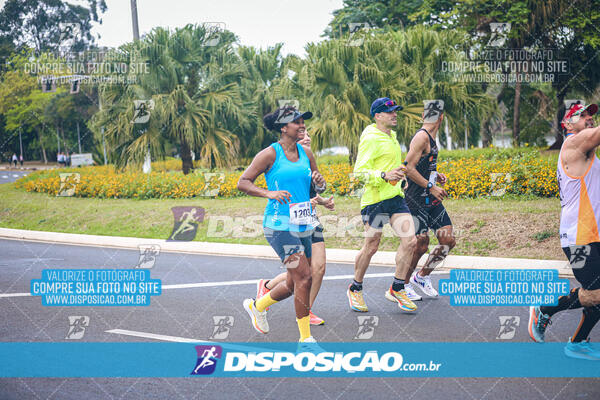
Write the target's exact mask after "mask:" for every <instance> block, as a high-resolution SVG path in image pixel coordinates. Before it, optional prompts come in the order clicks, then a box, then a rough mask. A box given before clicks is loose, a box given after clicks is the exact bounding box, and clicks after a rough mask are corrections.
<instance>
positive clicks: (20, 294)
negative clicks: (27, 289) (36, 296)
mask: <svg viewBox="0 0 600 400" xmlns="http://www.w3.org/2000/svg"><path fill="white" fill-rule="evenodd" d="M25 296H31V293H0V299H3V298H5V297H25Z"/></svg>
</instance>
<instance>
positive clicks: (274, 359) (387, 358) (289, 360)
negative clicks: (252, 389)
mask: <svg viewBox="0 0 600 400" xmlns="http://www.w3.org/2000/svg"><path fill="white" fill-rule="evenodd" d="M403 361H404V360H403V357H402V354H400V353H396V352H388V353H383V354H381V355H380V354H379V353H378V352H377V351H375V350H373V351H367V352H366V353H362V352H350V353H341V352H340V353H337V352H336V353H333V352H327V351H324V352H320V353H306V352H305V353H298V354H294V353H288V352H260V353H241V352H230V353H227V355H226V358H225V364H224V371H225V372H228V371H232V372H238V371H247V372H276V371H281V370H282V369H284V368H289V369H290V370H291V369H293V370H294V371H297V372H309V371H314V372H342V371H345V372H349V373H354V372H382V371H384V372H396V371H438V369H439V367H440V366H441V364H438V363H434V362H433V361H430V362H429V364H427V363H404V362H403Z"/></svg>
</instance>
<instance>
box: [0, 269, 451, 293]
mask: <svg viewBox="0 0 600 400" xmlns="http://www.w3.org/2000/svg"><path fill="white" fill-rule="evenodd" d="M448 272H449V271H433V273H432V274H435V275H442V274H447V273H448ZM389 276H394V274H393V273H392V272H383V273H378V274H366V275H365V278H384V277H389ZM353 278H354V275H333V276H325V277H324V278H323V280H326V281H335V280H342V279H353ZM257 282H258V279H250V280H246V281H223V282H198V283H180V284H177V285H162V288H163V289H164V290H170V289H190V288H199V287H219V286H237V285H256V283H257ZM27 296H31V293H0V299H2V298H7V297H27Z"/></svg>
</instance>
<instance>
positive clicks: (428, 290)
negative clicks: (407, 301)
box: [410, 271, 439, 297]
mask: <svg viewBox="0 0 600 400" xmlns="http://www.w3.org/2000/svg"><path fill="white" fill-rule="evenodd" d="M410 283H412V284H413V285H415V286H416V287H418V288H419V289H421V291H422V292H423V293H425V295H426V296H427V297H438V295H439V294H438V292H437V290H435V289H434V287H433V285H432V284H431V278H430V277H429V275H427V276H419V273H418V272H417V271H415V272H414V273H413V274H412V275H411V277H410Z"/></svg>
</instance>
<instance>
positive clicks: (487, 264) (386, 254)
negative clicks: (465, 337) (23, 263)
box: [0, 228, 573, 277]
mask: <svg viewBox="0 0 600 400" xmlns="http://www.w3.org/2000/svg"><path fill="white" fill-rule="evenodd" d="M0 238H1V239H12V240H25V241H33V242H45V243H60V244H70V245H80V246H99V247H113V248H121V249H135V250H137V249H138V246H140V245H159V246H160V250H161V252H170V253H171V252H172V253H189V254H206V255H223V256H234V257H250V258H265V259H273V260H276V259H278V257H277V256H276V255H275V252H274V251H273V249H272V248H271V247H270V246H262V245H250V244H235V243H212V242H168V241H166V240H162V239H143V238H134V237H119V236H98V235H81V234H75V233H60V232H42V231H29V230H22V229H8V228H0ZM357 253H358V250H347V249H327V262H330V263H347V264H354V259H355V257H356V254H357ZM395 255H396V253H395V252H392V251H380V252H378V253H377V254H375V256H373V259H372V260H371V264H372V265H383V266H394V265H395V261H394V259H395ZM426 259H427V255H424V256H423V257H422V258H421V260H420V261H419V264H420V265H422V264H423V263H425V260H426ZM476 268H480V269H556V270H558V273H559V275H560V276H563V277H573V272H572V270H571V268H570V266H569V263H568V262H567V261H566V260H564V261H556V260H532V259H526V258H498V257H473V256H456V255H449V256H448V257H447V258H446V260H445V261H444V263H443V264H442V265H440V266H438V269H476Z"/></svg>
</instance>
